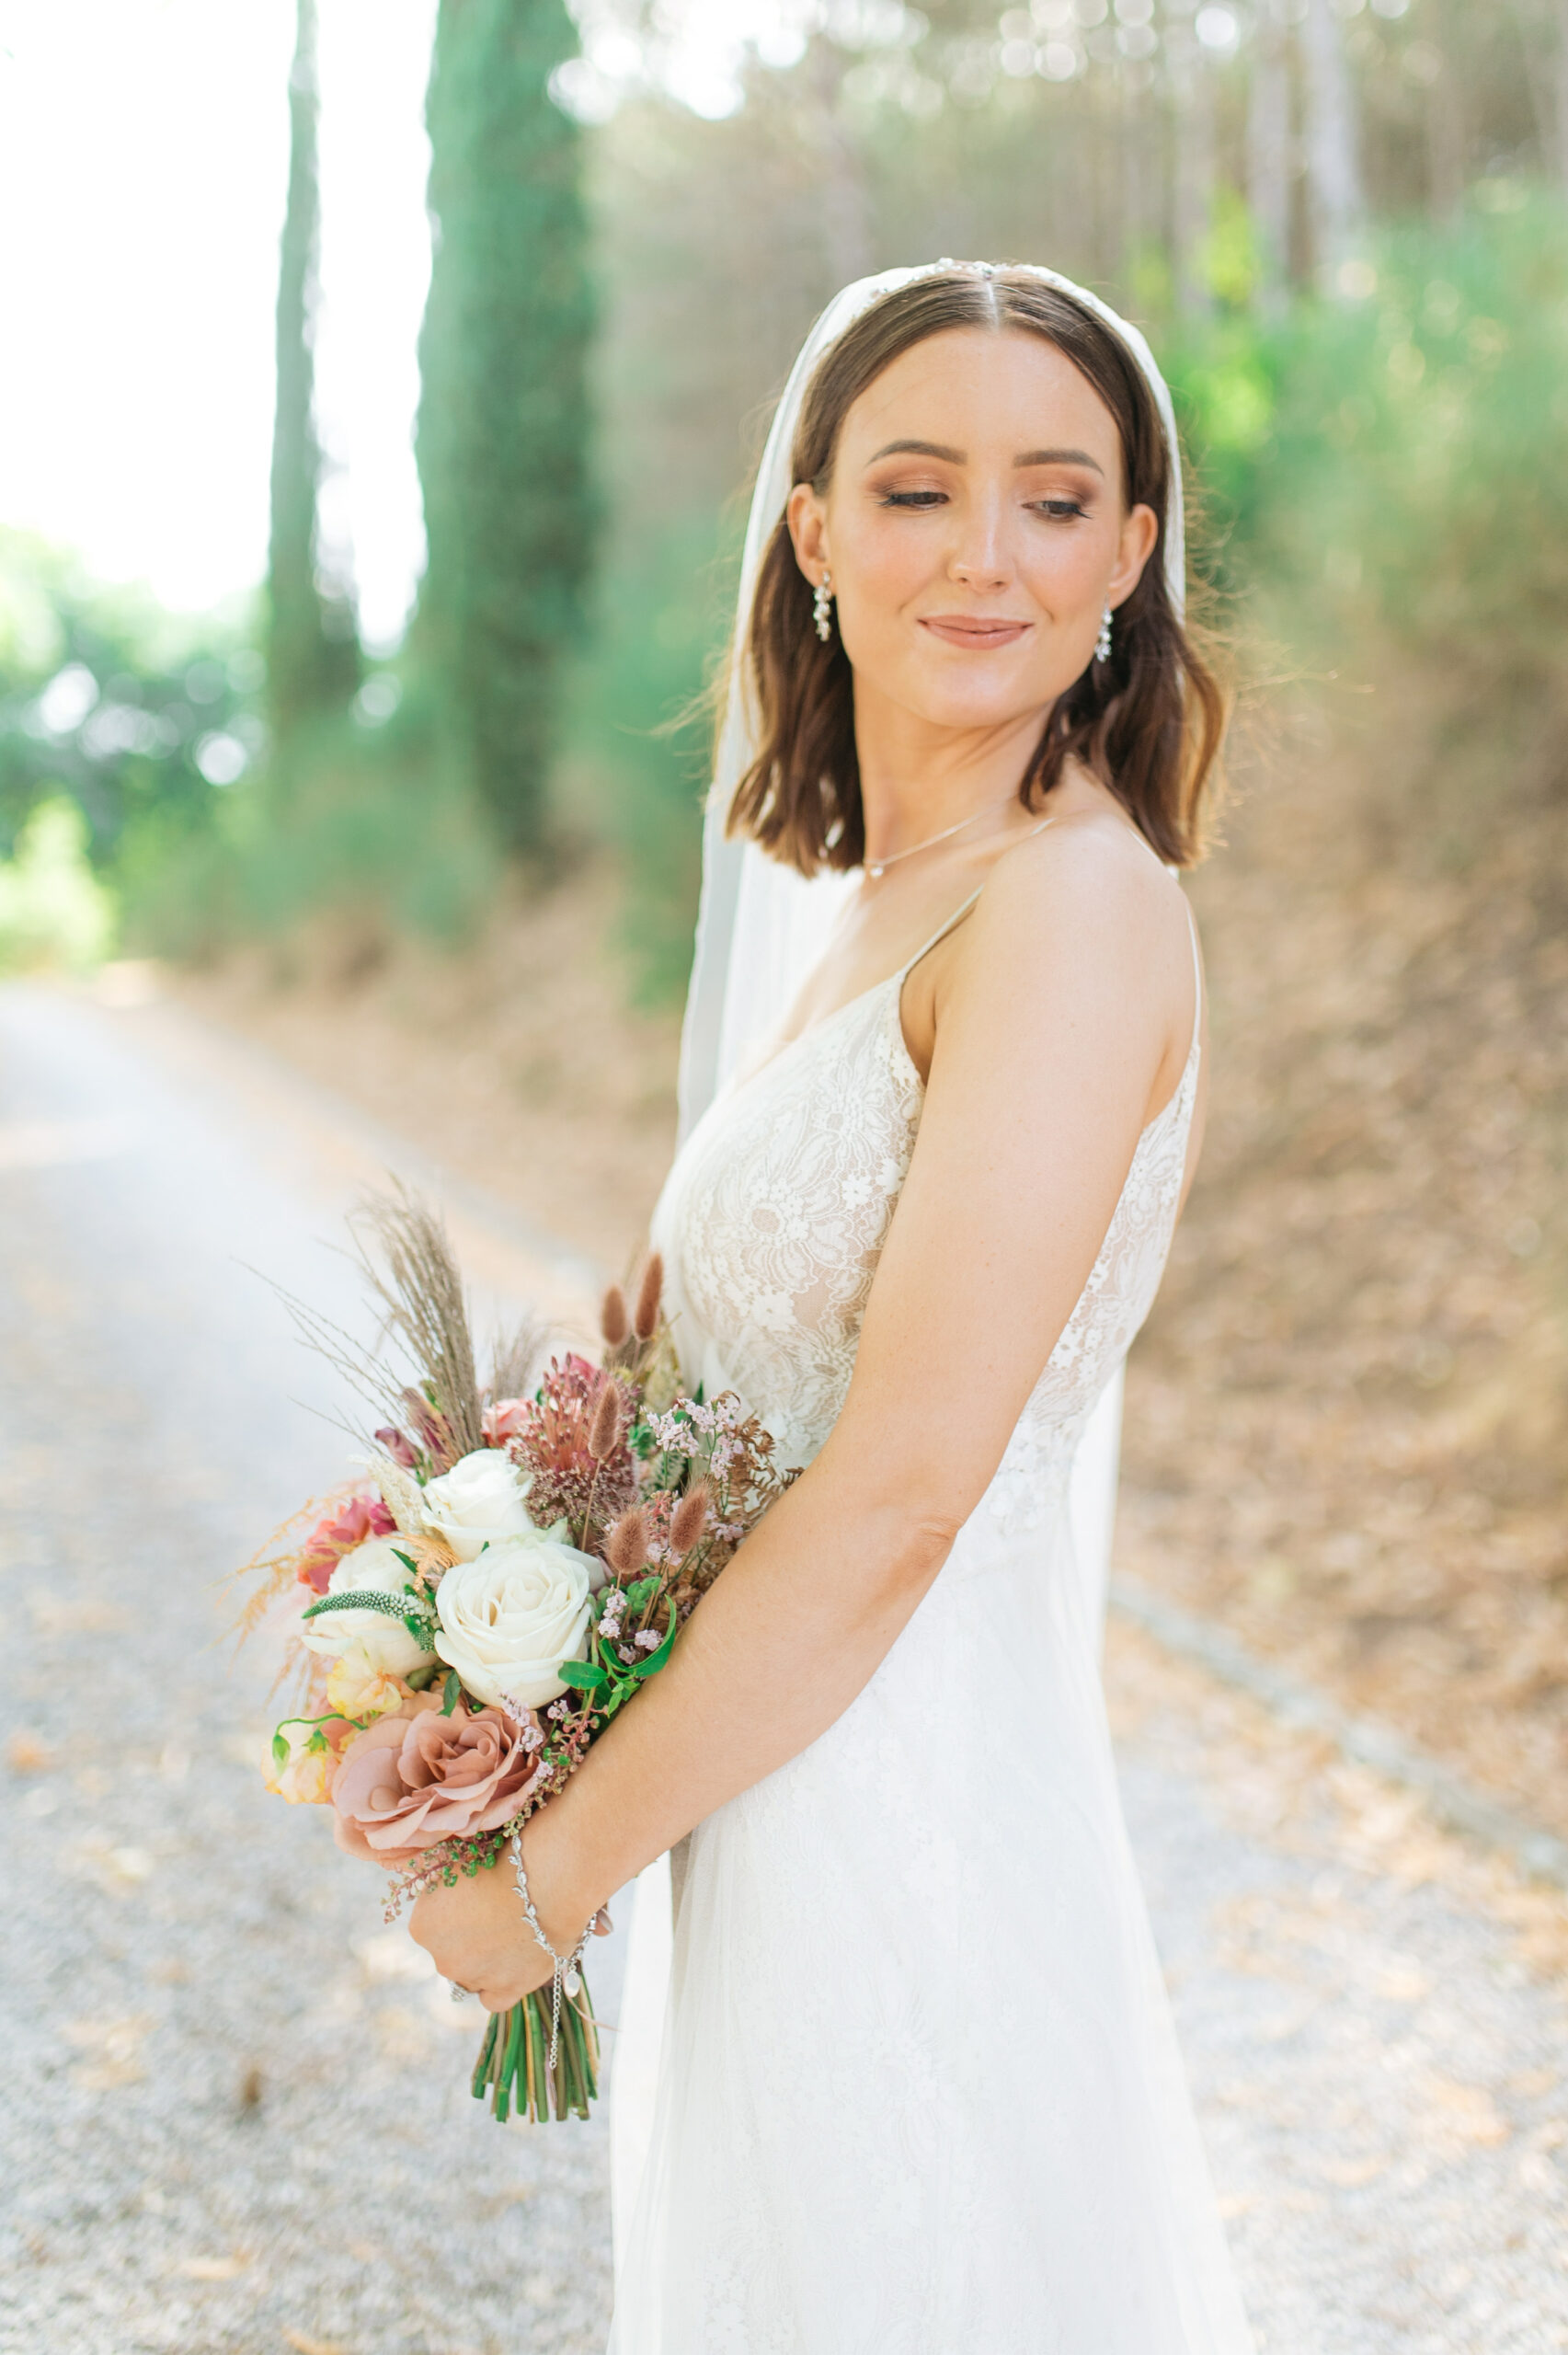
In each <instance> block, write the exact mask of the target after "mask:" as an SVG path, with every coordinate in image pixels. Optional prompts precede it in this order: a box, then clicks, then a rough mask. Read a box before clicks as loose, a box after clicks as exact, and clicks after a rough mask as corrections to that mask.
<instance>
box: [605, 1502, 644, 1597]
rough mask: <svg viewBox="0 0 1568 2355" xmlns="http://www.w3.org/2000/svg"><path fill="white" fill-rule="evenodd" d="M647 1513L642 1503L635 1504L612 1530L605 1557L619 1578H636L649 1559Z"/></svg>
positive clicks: (606, 1545)
mask: <svg viewBox="0 0 1568 2355" xmlns="http://www.w3.org/2000/svg"><path fill="white" fill-rule="evenodd" d="M647 1546H648V1526H647V1513H646V1512H645V1511H643V1508H642V1506H641V1505H634V1506H633V1508H632V1510H631V1511H630V1512H624V1513H623V1514H622V1515H621V1518H620V1520H619V1521H618V1522H616V1523H615V1526H614V1528H613V1529H612V1531H611V1532H610V1535H609V1538H608V1540H607V1541H606V1544H605V1547H604V1558H605V1560H606V1561H607V1562H608V1563H609V1565H610V1567H611V1568H612V1570H613V1571H614V1572H615V1574H616V1576H617V1577H618V1578H624V1579H629V1578H635V1576H636V1574H637V1572H638V1571H639V1570H640V1569H641V1568H642V1567H643V1565H644V1563H645V1562H646V1561H647Z"/></svg>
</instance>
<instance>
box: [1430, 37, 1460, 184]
mask: <svg viewBox="0 0 1568 2355" xmlns="http://www.w3.org/2000/svg"><path fill="white" fill-rule="evenodd" d="M1464 192H1465V114H1464V98H1463V93H1462V92H1461V90H1460V88H1459V79H1458V76H1457V75H1456V74H1455V72H1454V68H1453V66H1452V64H1451V63H1450V62H1449V61H1448V59H1447V58H1445V59H1444V60H1443V61H1442V63H1441V65H1440V67H1439V68H1438V69H1437V71H1436V72H1435V73H1434V74H1433V76H1432V79H1431V82H1430V83H1429V85H1428V86H1427V91H1426V208H1427V211H1428V212H1429V213H1430V214H1431V216H1432V218H1433V219H1434V220H1435V221H1439V222H1444V223H1447V222H1450V221H1452V219H1453V218H1454V215H1455V214H1456V213H1458V211H1459V206H1460V204H1461V203H1462V202H1463V201H1464Z"/></svg>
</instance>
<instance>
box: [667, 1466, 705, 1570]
mask: <svg viewBox="0 0 1568 2355" xmlns="http://www.w3.org/2000/svg"><path fill="white" fill-rule="evenodd" d="M707 1520H708V1487H707V1482H706V1481H705V1480H699V1481H698V1482H697V1484H696V1486H695V1488H688V1489H687V1491H686V1493H685V1495H684V1496H683V1497H682V1498H681V1501H680V1503H679V1504H678V1505H677V1506H676V1508H675V1511H674V1512H673V1513H672V1514H671V1516H670V1552H671V1553H672V1554H673V1555H674V1557H675V1558H676V1560H677V1561H678V1562H679V1561H680V1560H681V1558H682V1557H684V1556H685V1555H687V1554H689V1553H690V1552H691V1550H692V1546H693V1545H695V1544H696V1542H697V1540H698V1538H699V1537H700V1536H701V1535H702V1534H703V1532H704V1529H705V1528H706V1526H707Z"/></svg>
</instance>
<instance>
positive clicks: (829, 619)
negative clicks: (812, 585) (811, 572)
mask: <svg viewBox="0 0 1568 2355" xmlns="http://www.w3.org/2000/svg"><path fill="white" fill-rule="evenodd" d="M811 618H812V620H813V622H814V623H815V624H816V626H817V635H818V638H820V639H821V641H822V643H823V645H824V646H826V645H827V643H828V640H829V639H830V638H831V637H832V635H833V576H832V574H831V573H830V572H824V573H823V575H822V578H821V580H819V581H818V583H817V593H816V595H815V596H814V597H813V598H812V600H811Z"/></svg>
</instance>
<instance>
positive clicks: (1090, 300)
mask: <svg viewBox="0 0 1568 2355" xmlns="http://www.w3.org/2000/svg"><path fill="white" fill-rule="evenodd" d="M955 267H958V268H964V269H979V268H980V267H981V265H978V264H973V263H968V264H958V265H955V264H954V263H952V262H948V261H941V262H934V263H928V264H926V265H924V266H923V267H922V268H920V269H916V270H884V271H882V272H881V273H880V274H879V275H877V276H876V277H873V278H861V279H857V280H856V281H855V282H854V283H853V285H852V286H846V287H845V288H843V290H842V292H841V293H838V294H836V295H835V296H834V297H833V300H832V301H831V302H830V304H829V305H828V307H827V309H826V310H825V311H824V312H823V313H822V315H821V316H820V318H818V321H817V324H816V326H815V327H813V328H812V330H811V332H810V334H809V335H808V336H807V339H806V341H805V343H804V344H803V345H802V347H801V350H800V355H799V357H798V359H797V360H796V361H795V366H794V367H793V369H792V370H791V371H790V375H789V381H788V383H787V384H786V385H785V386H784V395H783V397H782V398H781V400H780V402H779V405H778V408H777V410H776V411H775V413H774V417H773V426H772V429H771V431H769V434H768V439H767V443H766V446H765V448H764V450H763V453H762V463H761V467H760V469H759V471H758V476H757V487H756V490H755V492H754V493H753V495H752V500H751V513H750V521H749V522H748V523H747V527H746V546H745V553H744V556H743V557H742V561H741V568H740V590H739V597H738V608H737V615H736V629H735V639H734V649H733V655H732V670H731V675H730V679H729V697H728V707H727V716H726V718H725V724H724V732H723V735H722V737H721V739H720V742H719V751H718V759H717V762H716V764H715V775H714V782H713V788H712V791H711V793H710V795H709V798H708V805H707V814H706V818H705V821H704V831H703V895H702V904H701V908H700V911H699V913H698V917H697V943H696V957H695V960H694V963H693V965H692V985H691V991H690V994H689V995H688V998H687V1002H686V1020H685V1028H684V1029H683V1031H682V1034H681V1138H682V1140H684V1138H685V1137H686V1136H687V1134H688V1133H689V1132H690V1131H691V1130H692V1128H693V1127H694V1125H695V1124H696V1122H697V1121H698V1120H701V1118H702V1116H703V1114H704V1111H705V1110H706V1109H707V1108H708V1106H709V1104H710V1103H711V1102H712V1101H713V1098H714V1097H715V1094H716V1093H717V1091H718V1089H719V1088H720V1087H722V1086H724V1084H725V1082H726V1081H727V1079H728V1078H729V1076H730V1074H732V1073H733V1072H734V1071H735V1070H736V1069H737V1067H738V1065H739V1064H740V1063H742V1062H744V1060H745V1058H746V1057H747V1056H748V1054H750V1051H752V1049H753V1048H754V1047H757V1046H760V1045H761V1043H762V1042H763V1041H764V1040H766V1039H767V1038H768V1037H769V1036H770V1035H771V1034H772V1033H773V1031H775V1030H776V1029H777V1028H779V1026H780V1024H781V1023H782V1022H783V1020H784V1016H785V1015H786V1013H787V1012H788V1010H789V1008H790V1006H791V1005H792V1004H793V1003H794V1000H795V997H796V996H797V994H799V990H800V987H801V984H802V982H804V981H805V979H806V977H807V974H808V973H809V972H810V971H811V968H812V967H813V966H814V965H815V964H816V962H817V961H818V958H819V957H820V956H821V954H822V952H823V949H824V948H825V947H826V945H827V940H828V936H829V934H830V931H831V930H832V927H833V924H834V921H835V919H836V918H837V916H838V913H839V911H840V909H841V907H842V906H843V904H844V902H845V899H846V898H847V896H848V895H849V894H850V893H851V892H853V890H856V889H857V887H858V883H859V878H858V877H857V876H854V875H842V874H836V873H832V874H823V875H819V876H816V877H813V878H811V879H807V878H806V877H804V876H802V875H800V874H797V873H796V872H795V869H794V868H793V867H783V866H781V865H780V864H779V863H778V861H777V860H776V859H773V858H770V857H768V856H766V854H765V853H763V852H762V851H760V850H759V849H758V848H757V846H756V845H755V844H753V843H750V842H741V841H733V840H729V839H727V836H726V833H725V823H726V820H727V817H728V814H729V807H730V803H731V801H732V799H733V798H734V795H735V789H736V787H737V786H738V784H739V782H740V779H741V778H742V777H743V776H744V775H745V774H746V772H747V770H748V769H749V768H750V765H751V763H752V761H753V759H754V757H755V754H756V749H757V733H756V716H755V710H754V706H753V701H752V698H751V696H750V695H749V693H748V692H747V686H746V678H745V671H744V665H745V657H746V645H747V639H748V636H749V627H750V617H751V602H752V598H753V596H754V595H755V593H756V586H757V576H758V573H759V571H760V570H761V563H762V558H763V556H764V555H765V554H766V551H767V547H768V543H769V541H770V539H771V538H772V536H773V528H774V526H775V524H776V523H778V520H779V518H780V516H781V515H782V514H783V513H784V506H785V502H786V501H787V500H788V498H789V494H790V491H791V489H792V488H794V483H793V477H792V472H791V465H790V459H791V454H792V452H793V450H794V447H795V429H796V426H797V425H798V423H799V419H800V410H801V404H802V401H803V400H804V397H805V394H806V388H807V385H808V384H809V383H810V381H811V378H812V376H813V374H814V373H815V372H816V369H817V365H818V362H819V361H820V359H821V357H822V355H823V353H824V352H825V351H826V350H828V349H829V347H830V345H831V344H832V343H834V342H836V341H837V339H838V338H839V337H840V336H841V335H842V333H843V331H844V329H845V328H846V327H849V326H850V324H851V323H852V321H853V320H854V319H856V318H858V317H859V316H860V314H861V313H862V312H863V311H864V310H866V309H868V308H869V307H870V305H871V304H873V303H875V302H876V301H877V299H878V298H879V297H880V296H881V295H883V294H887V293H892V292H893V291H894V290H895V289H896V288H898V287H901V286H907V285H909V284H910V281H912V280H915V279H919V278H927V277H932V276H934V275H935V274H936V273H937V272H939V271H942V270H951V269H953V268H955ZM1007 267H1008V268H1009V269H1013V267H1015V266H1014V265H1013V264H1009V265H1007ZM1024 267H1025V268H1026V269H1027V274H1028V275H1029V276H1030V277H1032V278H1038V279H1040V280H1041V281H1043V282H1044V283H1045V284H1046V285H1047V286H1054V287H1056V288H1058V289H1059V291H1060V292H1061V293H1064V294H1070V295H1071V296H1073V298H1074V299H1075V300H1076V301H1078V302H1080V303H1082V304H1084V306H1085V307H1086V308H1087V309H1089V310H1091V311H1093V313H1094V314H1095V316H1097V317H1098V318H1100V319H1102V320H1103V321H1104V324H1105V325H1106V326H1107V327H1109V328H1110V329H1111V330H1112V332H1113V333H1114V334H1116V336H1118V337H1119V338H1120V339H1121V340H1122V342H1123V343H1124V344H1125V345H1126V346H1127V350H1129V351H1130V352H1131V354H1132V356H1133V358H1134V359H1135V360H1136V362H1138V365H1139V368H1140V369H1141V370H1142V372H1143V374H1144V376H1145V377H1146V379H1147V380H1148V383H1149V386H1150V391H1151V392H1152V393H1153V396H1154V399H1155V403H1156V405H1157V407H1158V408H1159V411H1160V418H1161V422H1162V425H1163V427H1164V431H1165V440H1166V444H1167V447H1168V451H1169V456H1170V480H1171V488H1170V495H1169V503H1168V511H1167V514H1166V517H1165V573H1166V580H1167V583H1168V586H1169V589H1170V593H1171V597H1172V601H1173V603H1174V605H1175V608H1176V611H1177V612H1178V613H1180V612H1181V611H1182V610H1183V607H1184V604H1185V592H1186V555H1185V533H1184V527H1183V506H1182V476H1181V456H1180V452H1179V450H1178V447H1177V442H1176V425H1175V417H1174V414H1173V410H1172V407H1171V396H1170V392H1169V390H1168V389H1167V386H1166V384H1165V380H1164V378H1163V376H1162V374H1161V373H1160V371H1159V368H1158V367H1157V366H1156V364H1155V361H1154V355H1153V353H1152V352H1151V351H1150V349H1149V346H1148V344H1147V343H1146V342H1145V341H1144V339H1143V337H1142V336H1141V335H1140V334H1139V331H1138V329H1137V328H1136V327H1131V326H1129V325H1128V323H1127V320H1125V319H1123V318H1121V317H1119V316H1117V314H1116V312H1115V311H1113V310H1112V309H1111V308H1110V307H1109V306H1108V304H1104V303H1103V302H1101V300H1100V298H1099V297H1098V295H1096V294H1092V293H1089V292H1088V290H1087V289H1086V288H1084V287H1082V286H1077V285H1075V284H1074V283H1073V281H1072V280H1071V279H1070V278H1062V277H1059V275H1058V273H1057V272H1056V271H1055V270H1041V269H1037V268H1035V267H1034V266H1032V265H1025V266H1024ZM1120 1435H1121V1376H1120V1374H1119V1373H1118V1374H1117V1376H1116V1379H1115V1381H1114V1382H1113V1383H1112V1384H1110V1386H1109V1388H1108V1389H1107V1391H1106V1393H1105V1395H1104V1397H1103V1398H1102V1399H1101V1401H1100V1404H1099V1406H1098V1407H1097V1408H1096V1409H1095V1412H1094V1414H1093V1418H1092V1419H1091V1421H1090V1423H1089V1426H1088V1429H1087V1430H1086V1431H1085V1432H1084V1435H1083V1439H1082V1444H1081V1445H1080V1448H1079V1452H1078V1458H1077V1462H1076V1464H1075V1466H1074V1471H1073V1484H1072V1494H1071V1514H1072V1527H1073V1537H1074V1543H1075V1547H1076V1550H1077V1553H1078V1556H1079V1559H1080V1561H1081V1562H1082V1563H1083V1564H1085V1565H1090V1564H1093V1565H1095V1566H1097V1568H1098V1573H1099V1577H1100V1580H1101V1584H1102V1591H1103V1589H1104V1578H1105V1574H1106V1570H1107V1568H1108V1565H1109V1559H1110V1545H1111V1527H1112V1519H1113V1515H1114V1511H1115V1504H1116V1462H1117V1455H1118V1451H1119V1445H1120ZM669 1969H670V1878H669V1864H668V1860H665V1861H663V1862H661V1863H660V1864H658V1865H656V1866H650V1867H649V1868H648V1870H647V1872H645V1873H644V1874H643V1876H642V1878H641V1879H640V1880H639V1882H638V1884H637V1900H636V1910H635V1916H634V1921H633V1927H632V1937H631V1951H630V1954H629V1957H628V1964H627V1983H626V1990H625V1995H624V2001H623V2004H622V2017H621V2033H620V2036H619V2037H618V2039H617V2040H616V2050H615V2055H614V2065H613V2097H612V2188H613V2201H614V2212H615V2237H616V2243H617V2246H618V2247H619V2246H620V2245H621V2243H622V2241H623V2238H624V2231H625V2228H626V2227H627V2226H628V2225H629V2223H630V2221H631V2214H632V2208H633V2204H634V2201H635V2191H636V2185H637V2181H638V2178H639V2177H640V2175H641V2171H642V2161H643V2156H644V2154H645V2152H646V2150H647V2140H648V2135H649V2132H650V2131H651V2126H652V2118H653V2093H654V2083H655V2079H656V2077H657V2073H658V2030H659V2022H660V2020H661V2019H662V2016H663V2006H664V1996H665V1991H666V1986H667V1983H668V1979H669Z"/></svg>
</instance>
